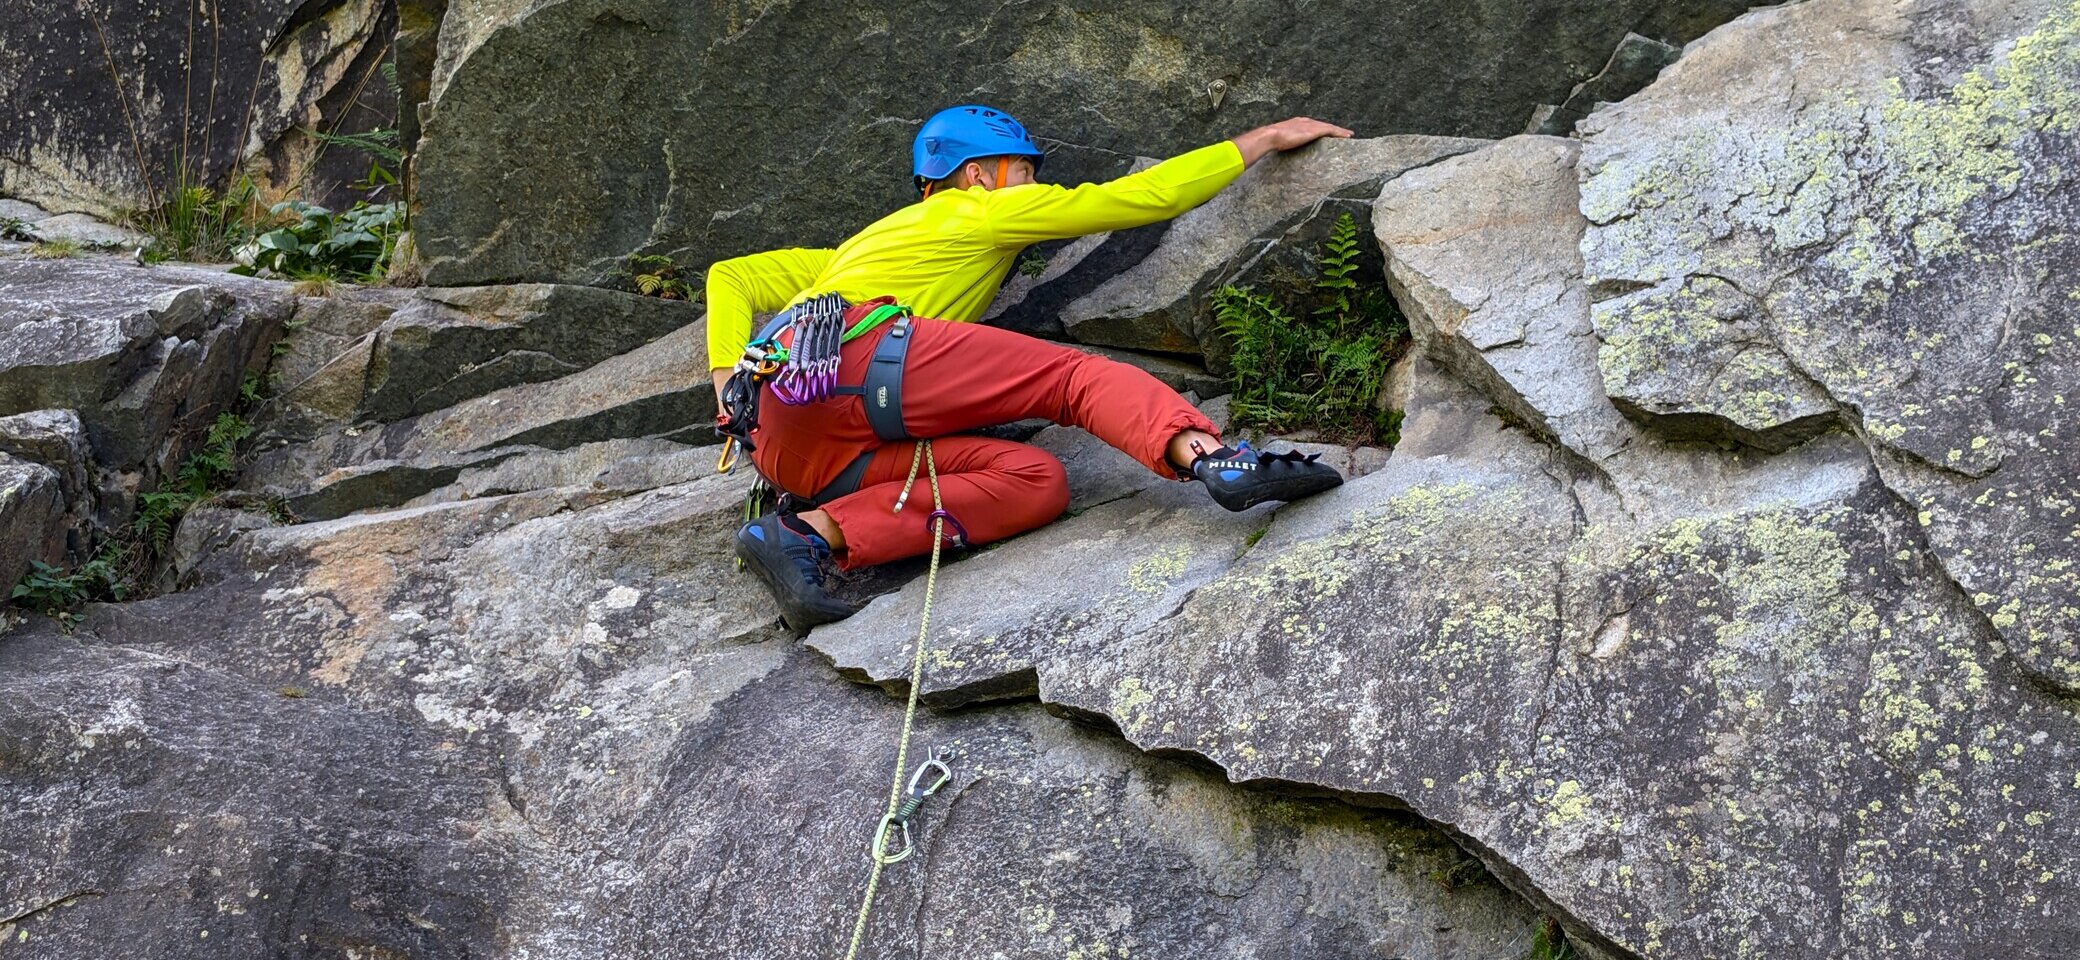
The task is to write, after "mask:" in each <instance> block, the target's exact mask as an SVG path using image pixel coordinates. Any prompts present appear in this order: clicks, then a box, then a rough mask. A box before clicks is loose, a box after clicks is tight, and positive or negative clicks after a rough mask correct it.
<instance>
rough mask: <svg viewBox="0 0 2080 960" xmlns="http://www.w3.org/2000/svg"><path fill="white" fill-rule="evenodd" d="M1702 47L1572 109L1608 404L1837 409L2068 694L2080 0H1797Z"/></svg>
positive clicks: (2077, 360)
mask: <svg viewBox="0 0 2080 960" xmlns="http://www.w3.org/2000/svg"><path fill="white" fill-rule="evenodd" d="M1842 37H1850V38H1852V39H1851V41H1850V42H1842V40H1841V39H1840V38H1842ZM1713 40H1714V42H1713V43H1710V44H1702V45H1700V46H1699V48H1698V49H1697V50H1695V51H1693V54H1694V55H1693V56H1691V57H1688V58H1685V59H1684V61H1683V62H1682V63H1680V64H1679V65H1677V66H1676V67H1674V68H1672V69H1671V70H1670V71H1668V73H1667V74H1665V75H1664V76H1663V78H1662V81H1661V82H1660V83H1657V84H1656V85H1655V86H1654V87H1652V88H1651V89H1649V90H1648V91H1647V92H1646V93H1644V94H1642V95H1641V96H1640V97H1638V98H1635V99H1634V100H1632V101H1630V102H1628V103H1625V104H1622V105H1620V106H1617V107H1613V108H1612V109H1611V110H1609V111H1606V112H1605V113H1602V114H1599V115H1597V116H1596V117H1595V118H1592V119H1591V120H1590V121H1589V123H1588V124H1586V126H1585V143H1584V146H1583V151H1584V152H1583V157H1582V163H1583V170H1584V177H1583V181H1582V183H1583V186H1582V201H1581V205H1582V212H1583V214H1584V215H1585V216H1587V217H1588V219H1589V221H1590V226H1589V228H1588V231H1587V233H1586V235H1585V236H1584V238H1583V241H1582V250H1583V254H1584V258H1585V261H1586V262H1585V270H1586V274H1587V276H1588V279H1589V282H1590V283H1591V285H1592V286H1594V287H1596V288H1597V289H1599V290H1603V291H1606V292H1607V293H1610V294H1616V295H1613V296H1608V297H1607V298H1605V299H1601V300H1600V301H1599V302H1598V303H1597V305H1596V307H1595V310H1594V319H1595V323H1596V324H1597V327H1598V330H1599V332H1600V333H1601V334H1602V335H1603V338H1604V340H1605V348H1606V349H1605V353H1604V356H1603V360H1602V363H1603V369H1604V375H1605V379H1606V381H1607V382H1609V383H1610V384H1611V385H1612V393H1613V395H1614V397H1615V396H1617V395H1619V394H1621V393H1622V394H1626V395H1645V396H1648V397H1651V400H1650V401H1649V402H1645V403H1641V404H1640V409H1641V410H1642V411H1643V412H1644V413H1645V414H1646V415H1647V416H1649V417H1675V418H1679V419H1681V420H1684V421H1686V422H1690V423H1703V424H1720V423H1724V424H1726V425H1727V431H1728V432H1732V433H1738V432H1741V431H1753V430H1757V429H1761V430H1772V429H1776V430H1781V429H1785V428H1789V427H1791V426H1794V425H1796V424H1797V423H1798V422H1799V421H1800V420H1803V419H1807V418H1810V417H1813V416H1816V415H1818V414H1819V413H1820V411H1822V410H1824V409H1825V408H1827V407H1829V406H1832V407H1835V408H1836V409H1839V410H1840V411H1842V414H1843V419H1844V420H1845V421H1846V422H1847V423H1848V424H1849V425H1850V426H1851V427H1853V428H1854V429H1855V430H1856V431H1857V433H1858V434H1859V435H1860V436H1862V437H1863V438H1864V439H1865V442H1866V443H1868V444H1869V445H1870V446H1871V448H1872V449H1873V451H1874V453H1875V454H1876V456H1877V458H1878V464H1879V468H1880V469H1881V470H1882V471H1883V473H1884V476H1885V481H1886V483H1887V484H1888V485H1889V486H1891V487H1892V488H1893V489H1895V490H1896V491H1898V492H1899V494H1900V495H1901V496H1902V497H1904V498H1905V499H1906V500H1907V501H1908V502H1909V503H1911V504H1912V505H1913V507H1914V511H1915V513H1916V515H1917V524H1918V525H1919V526H1920V527H1922V528H1923V529H1924V534H1925V535H1926V536H1927V538H1928V540H1929V543H1930V546H1931V547H1932V548H1933V550H1934V552H1935V555H1936V557H1937V558H1938V560H1939V562H1940V563H1941V564H1942V566H1943V567H1944V569H1945V570H1946V571H1947V572H1948V573H1949V575H1950V576H1951V577H1952V578H1953V579H1954V580H1955V581H1956V582H1957V583H1958V585H1959V586H1960V587H1961V588H1962V589H1963V590H1964V591H1965V593H1966V594H1967V595H1969V596H1970V597H1971V598H1972V601H1973V603H1974V604H1975V605H1976V606H1977V607H1978V608H1979V609H1980V611H1981V614H1982V616H1983V617H1984V618H1985V620H1986V622H1987V623H1988V624H1990V625H1991V626H1992V627H1993V628H1994V629H1995V630H1996V631H1998V632H1999V634H2000V635H2001V637H2002V640H2003V642H2004V643H2006V644H2007V645H2008V646H2009V647H2010V648H2012V649H2013V650H2014V652H2015V655H2016V656H2017V657H2018V658H2019V659H2020V660H2021V661H2022V662H2023V663H2025V664H2026V665H2028V667H2029V669H2030V671H2031V672H2032V674H2033V675H2034V676H2035V677H2037V678H2038V679H2039V680H2040V681H2042V682H2045V683H2048V684H2051V685H2053V686H2054V687H2056V688H2058V689H2061V690H2063V691H2065V692H2067V693H2080V608H2076V607H2075V605H2074V599H2073V598H2074V597H2075V595H2076V594H2080V568H2076V565H2080V538H2075V537H2074V536H2072V533H2073V520H2072V514H2073V511H2074V509H2075V507H2074V500H2075V498H2076V497H2080V487H2076V486H2075V479H2074V478H2075V477H2076V476H2080V469H2076V465H2080V460H2076V459H2075V457H2076V453H2075V451H2076V449H2080V443H2076V439H2075V435H2076V431H2080V422H2076V420H2075V419H2074V416H2073V415H2072V414H2071V413H2070V412H2068V405H2067V397H2066V396H2065V394H2066V393H2067V392H2068V391H2069V388H2070V385H2071V384H2073V383H2075V382H2076V381H2080V322H2076V318H2080V284H2076V282H2075V280H2074V278H2075V276H2076V275H2080V239H2076V238H2075V236H2074V234H2073V233H2072V232H2071V231H2070V230H2069V229H2066V228H2067V227H2069V226H2070V225H2071V224H2072V223H2073V222H2074V220H2075V217H2076V216H2080V201H2076V192H2075V191H2074V189H2073V187H2072V184H2071V171H2070V169H2069V167H2070V165H2071V158H2072V157H2073V156H2074V155H2075V153H2076V151H2080V7H2075V6H2074V5H2072V4H2071V3H2062V2H2050V0H2044V2H2035V3H2026V2H2007V3H1992V4H1976V3H1972V4H1968V3H1940V2H1921V3H1914V4H1908V5H1904V6H1895V5H1890V4H1884V3H1853V2H1842V3H1828V4H1819V5H1815V6H1812V7H1806V6H1803V5H1801V6H1794V7H1785V8H1779V9H1776V10H1772V11H1769V12H1764V13H1757V14H1755V15H1753V16H1751V17H1748V18H1746V19H1744V20H1742V21H1740V22H1739V23H1737V24H1735V25H1733V26H1730V27H1728V28H1727V29H1726V30H1724V31H1722V32H1721V34H1719V35H1715V36H1714V38H1713ZM1758 42H1768V43H1771V44H1774V45H1776V47H1777V48H1778V49H1780V50H1783V51H1784V52H1785V53H1784V55H1783V56H1778V57H1770V58H1766V59H1767V62H1766V63H1763V64H1760V65H1758V64H1756V63H1755V62H1754V61H1753V59H1752V58H1750V57H1748V56H1746V55H1745V53H1744V51H1747V50H1749V49H1751V48H1752V47H1753V46H1754V45H1755V44H1756V43H1758ZM1807 77H1824V78H1825V82H1824V83H1804V82H1802V81H1804V80H1805V79H1806V78H1807ZM1786 89H1793V90H1796V91H1797V96H1795V97H1792V98H1789V99H1786V98H1785V97H1784V95H1783V91H1785V90H1786ZM1647 357H1652V358H1655V359H1653V360H1648V361H1645V362H1642V361H1643V358H1647ZM1649 367H1651V368H1655V369H1654V370H1653V372H1651V373H1644V372H1643V371H1644V370H1645V369H1646V368H1649ZM1715 369H1717V370H1718V372H1717V373H1714V372H1713V371H1714V370H1715ZM1643 399H1644V398H1643Z"/></svg>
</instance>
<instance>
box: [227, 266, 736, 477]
mask: <svg viewBox="0 0 2080 960" xmlns="http://www.w3.org/2000/svg"><path fill="white" fill-rule="evenodd" d="M600 293H602V294H606V295H609V296H622V295H619V294H607V292H605V291H600ZM659 306H660V307H669V308H674V309H670V310H657V311H656V312H654V313H653V312H651V310H652V309H653V308H644V309H643V310H642V311H640V313H642V314H645V315H649V316H654V317H659V318H662V319H664V320H666V321H669V322H678V321H680V320H682V319H684V317H683V315H682V314H681V310H683V309H684V307H683V305H681V304H670V303H664V302H662V301H659ZM551 316H555V315H551ZM394 319H395V318H393V320H394ZM556 319H557V320H558V321H559V322H558V324H557V325H556V326H552V327H551V328H550V329H549V330H546V331H544V332H543V334H542V335H543V336H545V337H550V336H557V335H559V334H561V335H563V336H565V337H568V338H569V339H570V340H571V342H573V343H579V344H582V343H583V342H584V341H585V340H586V339H587V337H588V335H587V334H584V333H581V332H577V331H573V330H569V329H565V328H566V327H569V326H571V325H575V324H581V323H584V322H588V321H589V320H590V318H589V317H579V316H570V315H562V316H556ZM386 329H388V328H387V327H386ZM652 332H654V331H650V330H647V329H644V328H642V327H641V326H640V325H635V326H631V327H625V328H622V329H621V331H620V333H619V334H618V335H619V336H621V337H623V338H625V339H624V340H623V341H622V342H631V341H636V342H639V341H640V340H641V338H642V337H643V336H648V335H649V334H650V333H652ZM591 336H593V337H595V338H597V337H601V336H603V335H600V334H597V333H595V334H592V335H591ZM706 336H707V325H706V324H705V323H704V322H700V321H699V320H698V319H696V321H695V322H693V323H692V324H690V325H687V326H683V327H679V328H677V329H674V330H672V331H671V332H669V333H666V334H664V335H663V336H660V337H658V338H657V339H655V340H652V341H650V342H648V343H644V344H643V345H642V346H639V347H636V348H635V349H631V350H628V351H627V352H626V353H621V354H618V355H615V356H611V357H608V358H606V359H605V360H602V361H600V362H598V363H595V364H593V365H591V366H588V367H585V368H584V369H581V370H578V371H576V372H574V373H571V374H568V375H565V376H562V377H558V378H557V379H554V380H547V381H542V382H535V383H526V382H523V383H516V384H513V385H512V386H507V387H503V388H500V389H496V390H491V391H489V392H487V393H483V394H481V395H477V396H472V397H469V398H468V399H466V400H463V401H461V402H459V403H456V404H454V405H452V406H446V407H441V408H439V409H436V410H432V411H429V412H427V413H424V414H420V415H418V416H412V417H407V418H405V419H402V420H397V421H394V422H390V423H376V422H367V421H360V420H355V419H344V418H342V419H334V420H331V421H330V422H329V423H327V424H326V428H325V429H323V430H321V431H319V432H317V433H316V435H315V436H312V437H311V438H310V439H307V440H303V441H299V442H293V443H289V444H287V445H284V446H280V447H276V448H273V449H269V450H265V451H262V452H260V453H259V454H258V455H257V456H256V457H255V458H254V460H253V462H252V464H251V465H250V466H249V467H248V469H247V471H246V475H245V478H244V480H243V481H242V485H243V486H245V487H247V488H249V489H252V490H254V491H256V492H260V493H262V494H265V495H267V496H272V497H280V498H283V499H285V500H286V501H288V503H289V505H290V508H291V509H292V510H295V511H296V512H297V513H298V514H299V515H301V516H304V517H306V518H309V519H329V518H332V517H337V516H341V515H343V514H346V513H351V512H353V511H356V510H363V509H368V508H371V507H389V506H398V505H400V504H403V503H405V502H406V501H409V500H411V499H413V498H415V497H419V496H422V495H424V494H427V493H430V492H432V491H434V490H436V489H439V488H441V487H444V486H447V485H448V484H451V483H454V482H455V481H456V480H457V478H459V477H460V476H461V475H462V472H463V470H464V469H466V468H472V467H489V466H491V465H492V464H494V463H496V462H498V461H500V460H503V459H505V458H507V457H512V456H518V455H521V454H524V453H528V452H533V451H541V450H564V449H568V448H571V447H575V446H578V445H581V444H586V443H594V442H599V441H607V440H619V439H627V438H638V437H654V438H659V439H663V440H670V441H674V442H679V443H705V442H708V441H712V440H713V439H714V438H715V429H714V418H715V387H714V384H713V382H712V381H711V380H710V379H709V377H708V370H707V352H706V350H705V349H704V347H703V344H705V342H706V339H705V338H706ZM370 342H371V340H369V339H366V338H365V339H364V340H362V341H357V342H356V343H355V344H352V345H349V346H348V347H347V348H346V349H345V350H343V351H342V352H341V353H340V354H339V355H338V359H336V360H334V361H332V362H331V363H328V364H326V365H325V366H324V367H322V368H321V370H320V372H319V373H318V374H314V375H313V379H314V380H316V379H318V378H320V377H324V376H330V374H329V373H328V371H333V370H335V369H336V368H345V369H346V370H347V372H346V373H343V374H341V375H340V377H339V379H340V380H341V381H351V380H352V379H353V377H354V374H353V373H352V370H353V369H354V367H355V365H360V368H361V369H362V370H364V371H366V370H369V369H370V366H369V362H368V360H367V358H368V357H370V356H371V355H372V349H373V348H370V347H368V346H367V345H368V344H369V343H370ZM465 342H466V341H465ZM505 342H506V343H508V344H510V342H511V341H505ZM514 352H520V351H514ZM370 376H372V374H370ZM480 379H481V378H480ZM328 389H329V388H328ZM305 409H306V412H308V410H309V408H308V407H306V408H305ZM356 409H359V406H358V402H357V405H356ZM313 419H314V420H317V421H318V422H320V423H325V421H323V420H322V418H317V417H313Z"/></svg>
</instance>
